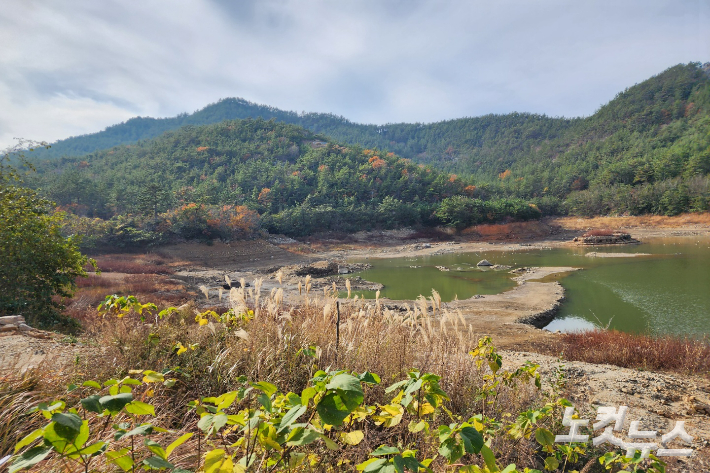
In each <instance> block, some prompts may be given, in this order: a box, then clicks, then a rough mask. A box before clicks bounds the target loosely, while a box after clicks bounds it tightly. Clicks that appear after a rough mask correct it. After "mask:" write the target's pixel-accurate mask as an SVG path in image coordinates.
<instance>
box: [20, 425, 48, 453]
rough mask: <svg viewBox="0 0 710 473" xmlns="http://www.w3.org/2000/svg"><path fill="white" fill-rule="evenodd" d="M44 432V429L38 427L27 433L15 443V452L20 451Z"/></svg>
mask: <svg viewBox="0 0 710 473" xmlns="http://www.w3.org/2000/svg"><path fill="white" fill-rule="evenodd" d="M43 434H44V429H37V430H34V431H32V432H31V433H30V434H28V435H26V436H25V438H23V439H22V440H20V441H19V442H17V444H16V445H15V453H17V452H19V451H20V450H22V449H23V448H25V447H26V446H28V445H29V444H31V443H32V442H34V441H35V440H37V439H38V438H40V437H42V435H43Z"/></svg>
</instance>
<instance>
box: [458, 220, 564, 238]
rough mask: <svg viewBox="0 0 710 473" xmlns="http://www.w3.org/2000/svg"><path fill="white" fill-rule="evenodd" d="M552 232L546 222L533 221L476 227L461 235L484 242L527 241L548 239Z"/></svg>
mask: <svg viewBox="0 0 710 473" xmlns="http://www.w3.org/2000/svg"><path fill="white" fill-rule="evenodd" d="M550 232H551V229H550V227H549V226H548V225H547V224H545V223H544V222H541V221H538V220H531V221H529V222H512V223H496V224H484V225H476V226H473V227H469V228H466V229H464V230H462V231H461V234H462V235H466V236H472V237H477V238H481V239H483V240H527V239H536V238H544V237H547V236H549V235H550Z"/></svg>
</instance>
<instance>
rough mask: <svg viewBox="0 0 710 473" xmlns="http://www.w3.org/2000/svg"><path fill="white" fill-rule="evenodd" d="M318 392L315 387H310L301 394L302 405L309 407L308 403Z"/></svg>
mask: <svg viewBox="0 0 710 473" xmlns="http://www.w3.org/2000/svg"><path fill="white" fill-rule="evenodd" d="M316 394H318V392H317V391H316V388H314V387H308V388H306V389H304V390H303V391H302V392H301V404H303V405H304V406H307V405H308V401H310V400H311V399H312V398H313V397H314V396H315V395H316Z"/></svg>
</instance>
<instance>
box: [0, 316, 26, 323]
mask: <svg viewBox="0 0 710 473" xmlns="http://www.w3.org/2000/svg"><path fill="white" fill-rule="evenodd" d="M24 323H25V318H24V317H23V316H21V315H6V316H4V317H0V325H10V324H12V325H17V324H24Z"/></svg>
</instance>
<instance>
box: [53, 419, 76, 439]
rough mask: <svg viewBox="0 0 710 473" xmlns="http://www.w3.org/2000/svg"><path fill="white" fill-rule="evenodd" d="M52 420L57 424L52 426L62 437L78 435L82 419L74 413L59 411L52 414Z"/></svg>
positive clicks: (70, 437)
mask: <svg viewBox="0 0 710 473" xmlns="http://www.w3.org/2000/svg"><path fill="white" fill-rule="evenodd" d="M52 422H55V423H56V424H57V425H56V426H55V427H54V428H55V431H56V432H57V435H59V436H60V437H62V438H64V439H74V438H76V436H77V435H79V430H80V429H81V423H82V420H81V417H79V416H78V415H76V414H72V413H63V412H61V413H57V414H54V415H52Z"/></svg>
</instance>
